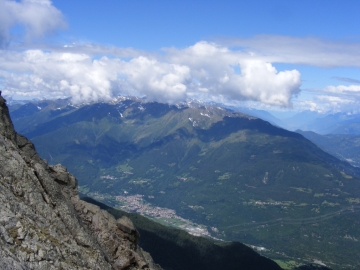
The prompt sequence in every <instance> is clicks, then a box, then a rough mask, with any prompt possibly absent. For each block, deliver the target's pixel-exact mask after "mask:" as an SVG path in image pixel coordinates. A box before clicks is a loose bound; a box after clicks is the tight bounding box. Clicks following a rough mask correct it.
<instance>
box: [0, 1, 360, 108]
mask: <svg viewBox="0 0 360 270" xmlns="http://www.w3.org/2000/svg"><path fill="white" fill-rule="evenodd" d="M0 10H1V11H0V45H1V46H2V47H1V50H0V54H1V55H0V57H1V61H0V87H1V88H2V89H3V93H4V95H5V96H8V97H13V98H33V97H46V98H49V97H53V98H56V97H66V96H71V97H72V98H73V102H74V103H78V102H83V101H86V102H93V101H102V100H110V99H111V98H112V97H114V96H116V95H118V94H128V95H139V96H146V97H147V98H148V99H149V100H156V101H161V102H169V103H176V102H180V101H183V100H185V99H186V98H197V99H202V100H207V101H221V102H224V103H229V104H238V105H247V106H253V107H256V108H263V109H270V110H276V109H282V110H297V111H299V110H309V109H310V110H316V111H321V112H325V111H358V110H359V109H358V108H359V103H360V30H359V29H360V18H359V16H358V11H359V10H360V2H359V1H356V0H348V1H331V0H327V1H321V0H320V1H307V0H305V1H289V0H288V1H285V0H282V1H279V0H277V1H265V0H263V1H260V0H257V1H215V0H212V1H160V0H158V1H152V0H147V1H145V0H133V1H130V0H125V1H119V0H107V1H95V0H88V1H83V0H76V1H68V0H61V1H60V0H55V1H49V0H22V1H11V0H0Z"/></svg>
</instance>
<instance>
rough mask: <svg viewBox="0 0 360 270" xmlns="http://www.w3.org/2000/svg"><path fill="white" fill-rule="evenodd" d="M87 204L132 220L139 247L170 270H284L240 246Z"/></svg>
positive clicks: (102, 205) (109, 208) (105, 207)
mask: <svg viewBox="0 0 360 270" xmlns="http://www.w3.org/2000/svg"><path fill="white" fill-rule="evenodd" d="M83 200H85V201H87V202H90V203H92V204H96V205H98V206H100V207H101V208H102V209H104V210H106V211H108V212H109V213H111V214H112V215H113V216H114V217H115V218H120V217H122V216H124V215H125V216H127V217H129V218H130V219H131V220H132V221H133V223H134V225H135V227H136V228H137V230H138V231H139V232H140V238H139V245H140V246H141V247H142V248H144V249H145V250H147V251H148V252H149V253H150V254H151V256H152V257H153V258H154V260H155V261H156V262H157V263H159V264H160V265H161V266H162V267H163V268H164V269H169V270H183V269H187V270H192V269H193V270H202V269H203V270H212V269H214V270H218V269H237V270H241V269H244V270H251V269H254V270H257V269H267V270H272V269H274V270H280V269H281V268H280V267H279V266H278V265H277V264H276V263H275V262H273V261H271V260H270V259H267V258H265V257H262V256H260V255H259V254H258V253H256V252H255V251H253V250H252V249H251V248H249V247H247V246H245V245H243V244H240V243H236V242H232V243H229V242H216V241H212V240H210V239H207V238H203V237H195V236H192V235H190V234H188V233H186V232H184V231H183V230H178V229H171V228H168V227H166V226H164V225H161V224H159V223H157V222H154V221H151V220H149V219H147V218H144V217H142V216H141V215H138V214H133V213H126V212H124V211H120V210H116V209H114V208H111V207H109V206H106V205H105V204H102V203H99V202H97V201H95V200H93V199H91V198H86V197H85V198H83Z"/></svg>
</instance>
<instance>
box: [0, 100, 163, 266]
mask: <svg viewBox="0 0 360 270" xmlns="http://www.w3.org/2000/svg"><path fill="white" fill-rule="evenodd" d="M138 237H139V234H138V232H137V231H136V229H135V228H134V226H133V224H132V222H131V221H130V220H129V219H127V218H126V217H123V218H121V219H118V220H115V219H114V217H113V216H111V215H110V214H109V213H107V212H106V211H104V210H101V209H100V208H99V207H97V206H95V205H92V204H89V203H86V202H83V201H81V200H80V199H79V196H78V191H77V181H76V179H75V177H74V176H73V175H71V174H70V173H68V172H67V170H66V168H65V167H63V166H61V165H56V166H49V165H48V164H47V163H46V161H44V160H42V159H41V158H40V157H39V156H38V154H37V153H36V151H35V148H34V145H33V144H32V143H31V142H30V141H29V140H27V139H26V138H25V137H24V136H21V135H19V134H17V133H16V132H15V130H14V128H13V125H12V122H11V119H10V117H9V112H8V108H7V106H6V101H5V100H4V98H3V97H1V96H0V268H1V269H149V270H150V269H154V270H157V269H161V268H160V266H158V265H156V264H155V263H154V262H153V261H152V259H151V257H150V256H149V254H148V253H146V252H144V251H143V250H142V249H141V248H139V247H138V245H137V240H138Z"/></svg>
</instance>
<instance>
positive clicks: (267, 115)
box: [232, 107, 287, 128]
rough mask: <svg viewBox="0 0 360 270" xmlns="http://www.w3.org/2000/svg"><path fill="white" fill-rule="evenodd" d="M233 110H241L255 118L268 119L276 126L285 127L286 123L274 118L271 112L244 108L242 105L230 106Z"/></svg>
mask: <svg viewBox="0 0 360 270" xmlns="http://www.w3.org/2000/svg"><path fill="white" fill-rule="evenodd" d="M232 109H233V110H234V111H238V112H242V113H245V114H248V115H251V116H255V117H257V118H260V119H262V120H265V121H268V122H269V123H271V124H273V125H275V126H278V127H282V128H287V124H286V123H284V122H283V121H282V120H280V119H278V118H276V117H275V116H274V115H272V114H271V113H269V112H267V111H264V110H257V109H253V108H244V107H239V108H232Z"/></svg>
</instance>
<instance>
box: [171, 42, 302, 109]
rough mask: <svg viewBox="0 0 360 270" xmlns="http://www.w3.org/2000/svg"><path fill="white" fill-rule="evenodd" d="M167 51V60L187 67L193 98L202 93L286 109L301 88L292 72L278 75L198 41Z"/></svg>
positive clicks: (268, 65)
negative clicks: (182, 47)
mask: <svg viewBox="0 0 360 270" xmlns="http://www.w3.org/2000/svg"><path fill="white" fill-rule="evenodd" d="M167 52H168V53H169V55H168V58H169V59H170V61H173V62H175V63H179V64H183V65H187V66H189V68H190V71H191V75H192V78H193V79H194V80H195V83H194V84H193V85H192V87H190V90H189V92H192V94H195V95H196V93H197V92H204V91H206V92H207V93H208V94H210V95H213V96H215V97H217V96H219V95H223V96H225V97H227V98H229V99H233V100H254V101H259V102H261V103H265V104H271V105H276V106H283V107H287V106H290V105H291V104H290V100H291V98H292V96H293V95H295V94H297V93H298V92H299V87H300V85H301V79H300V77H301V76H300V73H299V72H298V71H296V70H291V71H282V72H278V71H277V70H276V69H275V67H273V66H272V65H271V63H268V62H265V61H263V60H261V59H258V58H253V57H251V55H249V54H247V53H244V52H242V51H232V50H230V49H228V48H225V47H222V46H219V45H217V44H214V43H208V42H198V43H196V44H195V45H193V46H190V47H188V48H186V49H183V50H176V49H171V50H167ZM202 96H203V95H202Z"/></svg>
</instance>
